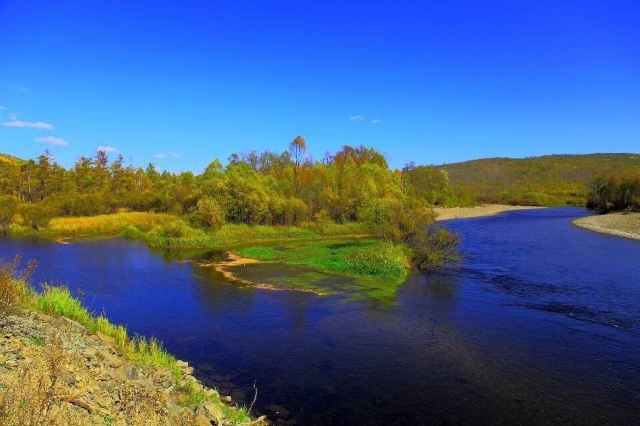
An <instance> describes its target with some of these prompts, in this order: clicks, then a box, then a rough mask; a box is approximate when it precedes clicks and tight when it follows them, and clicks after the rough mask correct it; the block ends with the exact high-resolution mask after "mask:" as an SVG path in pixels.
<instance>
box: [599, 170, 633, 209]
mask: <svg viewBox="0 0 640 426" xmlns="http://www.w3.org/2000/svg"><path fill="white" fill-rule="evenodd" d="M587 207H589V208H591V209H595V210H598V211H599V212H601V213H607V212H609V211H619V210H635V211H640V174H628V175H619V174H609V175H600V176H597V177H596V178H595V179H594V180H593V181H592V183H591V188H590V191H589V198H588V200H587Z"/></svg>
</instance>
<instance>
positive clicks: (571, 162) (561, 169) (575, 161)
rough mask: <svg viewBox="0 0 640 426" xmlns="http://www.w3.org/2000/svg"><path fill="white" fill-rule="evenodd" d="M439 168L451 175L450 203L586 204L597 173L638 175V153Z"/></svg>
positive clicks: (468, 163)
mask: <svg viewBox="0 0 640 426" xmlns="http://www.w3.org/2000/svg"><path fill="white" fill-rule="evenodd" d="M438 169H440V170H444V171H446V172H447V174H448V177H449V186H450V194H451V195H450V200H449V201H448V202H449V203H456V204H459V205H464V204H476V203H500V204H517V205H540V206H553V205H555V206H563V205H578V206H584V205H585V204H586V203H587V200H588V198H589V193H590V192H591V186H592V183H593V182H594V180H595V179H596V178H597V176H600V175H613V176H640V155H638V154H584V155H545V156H542V157H530V158H485V159H479V160H472V161H465V162H461V163H452V164H444V165H441V166H438Z"/></svg>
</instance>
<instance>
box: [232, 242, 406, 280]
mask: <svg viewBox="0 0 640 426" xmlns="http://www.w3.org/2000/svg"><path fill="white" fill-rule="evenodd" d="M238 252H239V253H240V254H241V255H242V256H245V257H250V258H254V259H258V260H263V261H279V262H283V263H288V264H291V265H305V266H309V267H312V268H314V269H316V270H319V271H323V272H329V273H339V274H343V275H348V276H355V277H374V278H380V279H385V280H389V281H392V282H396V283H397V282H400V281H402V280H403V279H404V278H405V277H406V275H407V270H408V267H409V259H408V253H407V250H406V248H405V247H404V246H402V245H398V244H392V243H389V242H382V241H378V240H375V239H371V238H364V239H357V240H349V241H341V242H340V241H338V242H336V241H335V240H334V241H318V242H309V243H301V244H296V245H291V246H287V247H285V248H281V249H277V248H273V247H263V246H252V247H245V248H241V249H239V250H238Z"/></svg>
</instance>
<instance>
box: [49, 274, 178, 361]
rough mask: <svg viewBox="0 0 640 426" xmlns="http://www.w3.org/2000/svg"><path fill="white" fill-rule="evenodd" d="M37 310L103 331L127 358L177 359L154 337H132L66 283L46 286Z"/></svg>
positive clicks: (92, 329) (99, 331)
mask: <svg viewBox="0 0 640 426" xmlns="http://www.w3.org/2000/svg"><path fill="white" fill-rule="evenodd" d="M37 307H38V310H40V311H42V312H46V313H50V314H55V315H59V316H63V317H65V318H69V319H71V320H73V321H76V322H78V323H80V324H82V325H83V326H84V327H86V328H87V329H88V330H91V331H94V332H98V333H102V334H103V335H105V336H108V337H111V338H112V339H113V340H114V344H115V347H116V350H117V351H118V352H120V354H122V355H123V356H124V357H125V358H128V359H130V360H132V361H136V362H139V363H141V364H146V365H155V366H165V367H168V366H172V365H174V364H175V362H176V359H175V358H174V357H173V355H171V354H169V353H168V352H166V351H165V350H164V349H163V348H162V344H161V343H160V342H159V341H158V340H156V339H154V338H151V339H146V338H144V337H141V336H134V337H129V336H128V333H127V330H126V328H125V327H124V326H121V325H116V324H112V323H111V322H109V320H108V319H107V318H105V317H104V316H102V315H100V316H97V317H96V316H95V315H93V314H92V313H91V312H89V311H88V310H87V309H86V308H85V307H84V306H82V304H81V303H80V301H79V300H78V299H76V298H75V297H73V296H72V295H71V293H70V292H69V289H67V288H66V287H54V286H49V285H45V286H43V291H42V293H41V294H40V295H39V296H38V300H37Z"/></svg>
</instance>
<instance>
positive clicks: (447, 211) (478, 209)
mask: <svg viewBox="0 0 640 426" xmlns="http://www.w3.org/2000/svg"><path fill="white" fill-rule="evenodd" d="M542 208H544V207H540V206H511V205H506V204H484V205H481V206H474V207H436V208H434V209H433V211H434V212H435V213H436V221H442V220H450V219H464V218H471V217H481V216H494V215H497V214H499V213H503V212H507V211H512V210H531V209H542Z"/></svg>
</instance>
